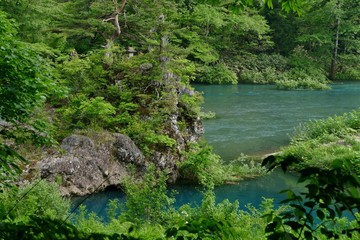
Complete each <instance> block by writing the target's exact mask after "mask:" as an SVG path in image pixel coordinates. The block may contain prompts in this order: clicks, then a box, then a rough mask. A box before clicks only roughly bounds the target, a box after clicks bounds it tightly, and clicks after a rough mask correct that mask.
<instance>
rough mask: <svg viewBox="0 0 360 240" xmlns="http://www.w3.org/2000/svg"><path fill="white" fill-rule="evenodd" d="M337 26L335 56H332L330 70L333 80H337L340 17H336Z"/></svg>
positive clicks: (330, 76)
mask: <svg viewBox="0 0 360 240" xmlns="http://www.w3.org/2000/svg"><path fill="white" fill-rule="evenodd" d="M335 26H336V34H335V43H334V49H333V56H332V60H331V66H330V72H329V78H330V79H331V80H335V78H336V71H337V53H338V47H339V30H340V19H339V18H338V19H336V25H335Z"/></svg>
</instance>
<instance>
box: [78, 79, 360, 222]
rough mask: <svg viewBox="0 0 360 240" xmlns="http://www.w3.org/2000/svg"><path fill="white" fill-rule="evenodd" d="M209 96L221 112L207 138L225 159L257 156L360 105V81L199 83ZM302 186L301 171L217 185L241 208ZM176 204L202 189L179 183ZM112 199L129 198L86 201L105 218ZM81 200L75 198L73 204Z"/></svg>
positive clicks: (211, 107) (117, 194)
mask: <svg viewBox="0 0 360 240" xmlns="http://www.w3.org/2000/svg"><path fill="white" fill-rule="evenodd" d="M195 89H196V90H198V91H202V92H203V93H204V97H205V104H204V105H203V110H204V111H212V112H215V113H216V116H217V117H216V118H215V119H211V120H207V121H205V137H206V139H207V140H208V142H209V143H210V144H211V145H213V146H214V149H215V151H216V152H217V153H218V154H219V155H220V156H221V157H222V158H223V159H225V160H230V159H234V158H236V157H237V156H239V155H240V154H241V153H245V154H250V155H255V154H263V153H268V152H272V151H276V150H278V149H279V148H280V147H281V146H283V145H286V144H288V143H289V134H291V133H292V132H293V130H294V128H295V127H296V126H298V125H299V124H300V123H304V122H306V121H308V120H311V119H319V118H325V117H329V116H332V115H334V114H342V113H344V112H349V111H351V110H353V109H357V108H359V107H360V84H359V83H346V84H336V85H333V86H332V90H329V91H279V90H276V89H275V86H271V85H263V86H259V85H226V86H211V85H195ZM286 188H291V189H293V190H294V189H295V190H296V189H297V188H299V186H297V185H296V176H294V175H289V174H287V175H284V174H282V173H281V172H274V173H273V174H271V175H269V176H264V177H259V178H256V179H253V180H247V181H243V182H241V183H239V184H234V185H224V186H220V187H217V188H216V190H215V193H216V199H217V202H220V201H222V200H224V199H229V200H230V201H231V202H234V201H235V200H238V201H239V202H240V208H241V209H245V205H246V204H248V203H251V204H252V205H254V206H256V207H258V206H259V204H260V202H261V201H262V198H263V197H267V198H274V199H275V203H276V202H279V201H280V200H281V199H283V198H284V197H283V196H281V195H279V194H278V192H279V191H281V190H283V189H286ZM172 189H175V190H176V191H178V193H179V194H178V195H177V196H176V203H175V206H176V207H179V206H181V205H183V204H186V203H189V204H191V205H193V206H196V205H199V204H200V202H201V198H202V194H201V191H200V190H199V189H197V188H196V187H195V186H188V185H179V186H173V187H172ZM110 199H119V200H120V202H125V201H126V197H125V195H124V193H123V192H121V191H119V190H108V191H105V192H102V193H97V194H94V195H93V196H91V197H90V198H88V199H87V200H86V201H85V203H84V204H85V205H86V206H87V208H88V210H89V211H93V212H95V213H97V214H98V215H100V216H103V217H105V213H106V205H107V202H108V201H109V200H110ZM80 200H81V199H75V200H74V203H76V202H78V201H80Z"/></svg>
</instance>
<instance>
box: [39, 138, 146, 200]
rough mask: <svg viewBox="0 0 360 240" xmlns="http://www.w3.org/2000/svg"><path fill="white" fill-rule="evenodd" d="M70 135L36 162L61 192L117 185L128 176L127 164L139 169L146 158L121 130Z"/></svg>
mask: <svg viewBox="0 0 360 240" xmlns="http://www.w3.org/2000/svg"><path fill="white" fill-rule="evenodd" d="M95 139H97V140H93V139H92V138H89V137H86V136H82V135H71V136H69V137H67V138H65V139H64V140H63V141H62V144H61V149H62V151H60V152H59V153H57V154H54V155H51V156H47V157H45V158H44V159H42V160H41V161H40V162H39V163H38V166H37V168H38V170H39V171H40V175H41V177H42V178H46V179H48V180H49V181H57V182H60V185H61V186H60V191H61V193H62V195H64V196H82V195H86V194H90V193H92V192H95V191H101V190H104V189H105V188H107V187H110V186H113V187H114V186H115V187H117V186H119V184H120V181H121V180H122V179H123V178H124V177H127V176H129V174H130V171H129V169H128V167H127V166H128V165H129V164H131V165H134V166H135V167H136V168H137V172H138V173H141V172H143V171H144V170H145V169H146V167H147V164H146V161H145V158H144V156H143V154H142V153H141V151H140V150H139V148H138V147H137V146H136V145H135V143H134V142H133V141H132V140H131V139H130V138H129V137H128V136H125V135H122V134H111V135H110V136H106V137H103V138H101V137H99V136H97V137H95Z"/></svg>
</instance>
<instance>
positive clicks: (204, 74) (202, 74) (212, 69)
mask: <svg viewBox="0 0 360 240" xmlns="http://www.w3.org/2000/svg"><path fill="white" fill-rule="evenodd" d="M196 81H197V82H201V83H210V84H237V82H238V81H237V77H236V74H235V73H234V72H233V71H231V70H230V69H229V67H228V66H227V65H225V64H223V63H219V64H216V65H215V66H203V67H202V68H199V73H198V75H197V77H196Z"/></svg>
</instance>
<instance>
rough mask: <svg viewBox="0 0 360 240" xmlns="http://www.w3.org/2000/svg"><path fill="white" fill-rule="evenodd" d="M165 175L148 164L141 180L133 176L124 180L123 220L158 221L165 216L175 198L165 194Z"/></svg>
mask: <svg viewBox="0 0 360 240" xmlns="http://www.w3.org/2000/svg"><path fill="white" fill-rule="evenodd" d="M166 179H167V176H166V174H165V173H163V172H160V171H156V170H155V166H154V165H150V167H149V169H148V172H147V173H146V174H145V176H144V178H143V180H142V181H140V182H138V181H136V179H135V178H134V177H132V178H129V179H127V180H125V181H124V182H123V183H122V184H123V185H124V189H125V193H126V196H127V200H126V204H125V206H124V208H123V211H122V217H123V218H124V219H125V220H128V221H133V222H140V223H141V222H148V223H155V222H157V223H159V222H161V221H163V220H164V219H166V218H167V216H168V214H167V212H168V211H171V209H172V204H173V203H174V201H175V199H174V198H173V197H169V196H168V195H167V185H166Z"/></svg>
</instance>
